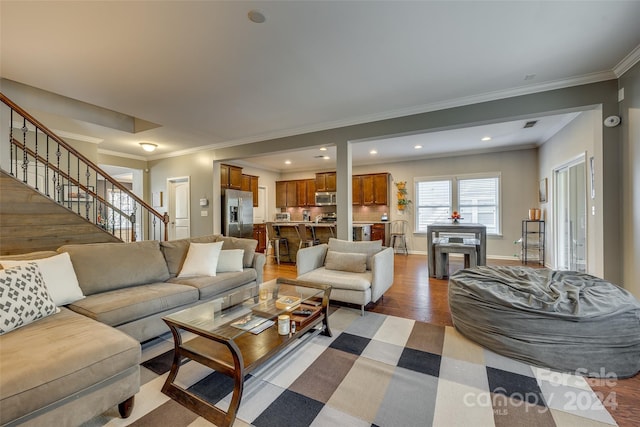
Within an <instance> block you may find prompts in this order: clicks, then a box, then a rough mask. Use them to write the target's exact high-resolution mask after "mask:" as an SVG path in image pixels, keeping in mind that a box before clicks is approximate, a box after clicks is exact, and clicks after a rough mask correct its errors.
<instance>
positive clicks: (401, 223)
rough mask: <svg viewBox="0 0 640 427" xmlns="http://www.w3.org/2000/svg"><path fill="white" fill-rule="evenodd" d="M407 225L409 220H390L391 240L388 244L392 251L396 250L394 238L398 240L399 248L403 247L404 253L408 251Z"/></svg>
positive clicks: (406, 253)
mask: <svg viewBox="0 0 640 427" xmlns="http://www.w3.org/2000/svg"><path fill="white" fill-rule="evenodd" d="M408 226H409V221H407V220H404V219H397V220H395V221H391V234H390V236H391V240H390V242H389V243H390V246H391V247H392V248H393V251H394V252H395V250H396V240H399V241H400V246H399V247H400V248H404V254H405V255H408V254H409V251H408V250H407V227H408Z"/></svg>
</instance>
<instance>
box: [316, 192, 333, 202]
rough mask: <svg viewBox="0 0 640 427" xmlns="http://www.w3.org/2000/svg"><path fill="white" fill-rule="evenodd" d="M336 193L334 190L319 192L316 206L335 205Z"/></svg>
mask: <svg viewBox="0 0 640 427" xmlns="http://www.w3.org/2000/svg"><path fill="white" fill-rule="evenodd" d="M335 204H336V193H335V192H332V191H326V192H317V193H316V206H335Z"/></svg>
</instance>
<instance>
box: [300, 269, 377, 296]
mask: <svg viewBox="0 0 640 427" xmlns="http://www.w3.org/2000/svg"><path fill="white" fill-rule="evenodd" d="M297 280H302V281H307V282H314V283H323V284H326V285H332V286H335V287H336V288H337V289H348V290H353V291H364V290H366V289H369V288H371V281H372V280H373V274H372V273H371V271H370V270H367V271H365V272H364V273H350V272H346V271H338V270H328V269H327V268H325V267H320V268H316V269H315V270H312V271H310V272H308V273H305V274H303V275H301V276H298V277H297Z"/></svg>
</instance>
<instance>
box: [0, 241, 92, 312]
mask: <svg viewBox="0 0 640 427" xmlns="http://www.w3.org/2000/svg"><path fill="white" fill-rule="evenodd" d="M29 262H35V263H36V264H37V265H38V268H39V269H40V273H42V279H43V280H44V284H45V286H46V287H47V290H48V291H49V295H51V298H52V299H53V302H55V303H56V305H57V306H60V305H66V304H69V303H72V302H74V301H77V300H79V299H82V298H84V295H83V293H82V289H80V285H78V278H77V277H76V272H75V270H74V269H73V264H71V258H70V257H69V254H68V253H62V254H58V253H56V254H55V255H54V256H47V257H44V258H42V259H34V260H31V261H18V260H11V259H2V260H0V264H2V266H3V267H4V268H8V267H14V266H16V265H25V264H26V263H29Z"/></svg>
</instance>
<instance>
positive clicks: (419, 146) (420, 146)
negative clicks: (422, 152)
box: [413, 144, 422, 150]
mask: <svg viewBox="0 0 640 427" xmlns="http://www.w3.org/2000/svg"><path fill="white" fill-rule="evenodd" d="M413 148H415V149H416V150H419V149H421V148H422V145H420V144H418V145H414V146H413Z"/></svg>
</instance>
